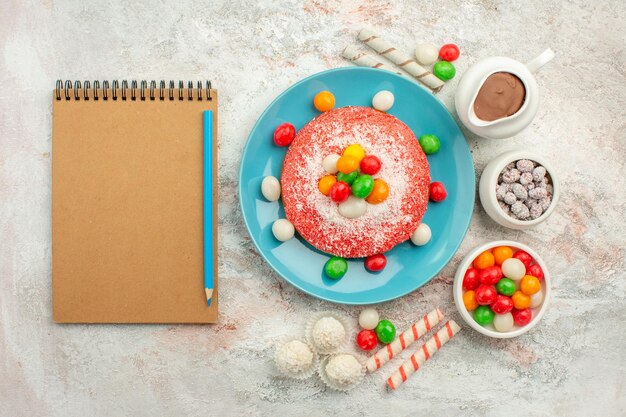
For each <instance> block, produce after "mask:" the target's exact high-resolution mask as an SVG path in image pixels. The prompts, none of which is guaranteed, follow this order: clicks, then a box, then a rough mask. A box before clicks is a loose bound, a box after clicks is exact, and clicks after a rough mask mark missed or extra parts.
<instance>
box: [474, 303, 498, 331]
mask: <svg viewBox="0 0 626 417" xmlns="http://www.w3.org/2000/svg"><path fill="white" fill-rule="evenodd" d="M495 315H496V314H495V313H494V312H493V311H491V309H490V308H489V307H488V306H478V308H476V310H474V320H476V323H478V324H480V325H481V326H486V325H488V324H491V322H492V321H493V318H494V317H495Z"/></svg>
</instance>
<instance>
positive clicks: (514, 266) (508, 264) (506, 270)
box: [502, 258, 526, 281]
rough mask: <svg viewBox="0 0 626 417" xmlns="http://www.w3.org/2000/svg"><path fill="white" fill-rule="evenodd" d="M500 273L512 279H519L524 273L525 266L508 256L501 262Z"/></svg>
mask: <svg viewBox="0 0 626 417" xmlns="http://www.w3.org/2000/svg"><path fill="white" fill-rule="evenodd" d="M502 274H503V275H504V276H505V277H507V278H510V279H512V280H513V281H519V280H520V279H522V278H523V277H524V275H526V267H525V266H524V263H523V262H522V261H520V260H519V259H517V258H509V259H507V260H505V261H504V262H502Z"/></svg>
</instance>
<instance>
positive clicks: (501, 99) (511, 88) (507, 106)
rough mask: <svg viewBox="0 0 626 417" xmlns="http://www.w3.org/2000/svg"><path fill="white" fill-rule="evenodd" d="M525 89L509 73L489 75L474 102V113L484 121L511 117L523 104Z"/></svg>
mask: <svg viewBox="0 0 626 417" xmlns="http://www.w3.org/2000/svg"><path fill="white" fill-rule="evenodd" d="M525 97H526V89H525V88H524V84H523V83H522V81H521V80H520V79H519V78H517V77H516V76H515V75H513V74H511V73H510V72H496V73H494V74H491V75H490V76H489V77H487V79H486V80H485V82H484V83H483V85H482V87H480V90H479V91H478V95H477V96H476V100H474V113H475V114H476V116H477V117H478V118H479V119H481V120H484V121H487V122H491V121H493V120H498V119H502V118H503V117H508V116H511V115H512V114H515V113H517V111H518V110H519V109H520V107H522V104H524V98H525Z"/></svg>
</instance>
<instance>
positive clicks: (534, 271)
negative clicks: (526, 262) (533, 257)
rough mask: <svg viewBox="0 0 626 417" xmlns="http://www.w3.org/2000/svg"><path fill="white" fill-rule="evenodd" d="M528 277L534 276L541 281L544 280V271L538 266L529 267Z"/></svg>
mask: <svg viewBox="0 0 626 417" xmlns="http://www.w3.org/2000/svg"><path fill="white" fill-rule="evenodd" d="M527 273H528V275H532V276H533V277H537V279H538V280H539V281H541V280H542V279H543V270H542V269H541V267H540V266H539V265H538V264H533V265H531V266H529V267H528V271H527Z"/></svg>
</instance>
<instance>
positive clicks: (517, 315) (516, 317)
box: [511, 308, 533, 326]
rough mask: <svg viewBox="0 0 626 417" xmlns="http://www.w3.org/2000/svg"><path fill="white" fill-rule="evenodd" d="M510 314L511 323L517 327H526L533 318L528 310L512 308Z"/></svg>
mask: <svg viewBox="0 0 626 417" xmlns="http://www.w3.org/2000/svg"><path fill="white" fill-rule="evenodd" d="M511 314H512V315H513V322H514V323H515V324H517V325H518V326H526V325H527V324H528V323H530V321H531V320H532V318H533V312H532V311H530V308H525V309H523V310H518V309H516V308H514V309H513V311H511Z"/></svg>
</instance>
